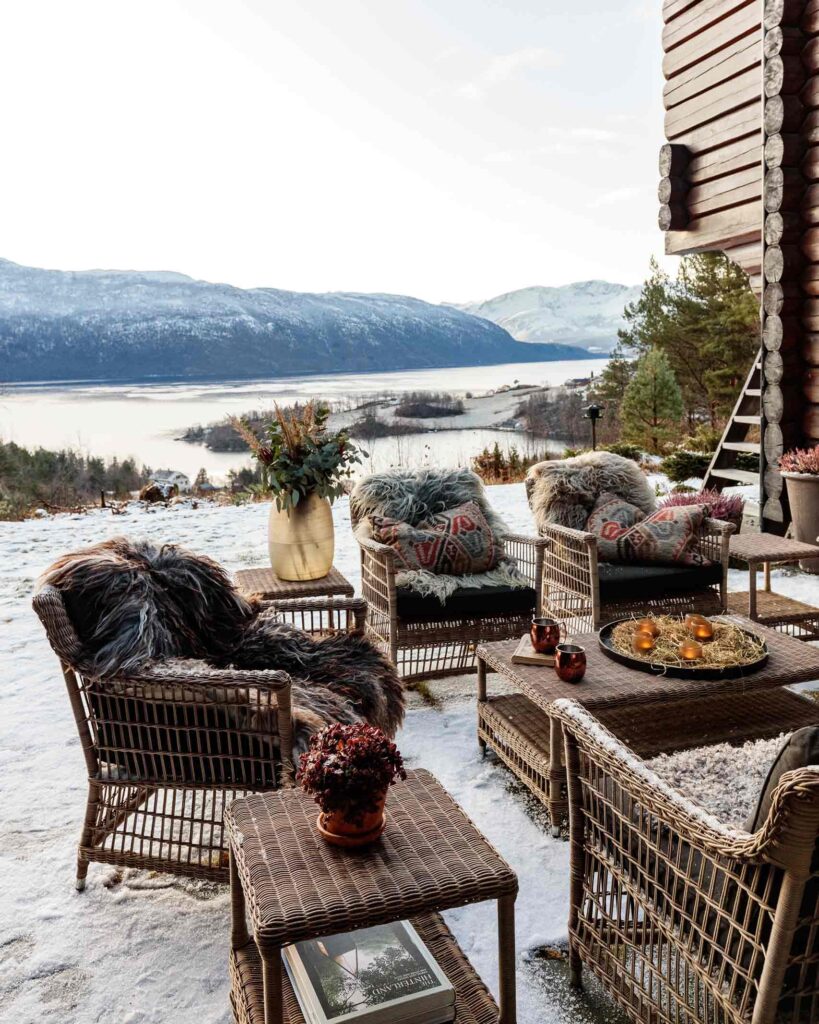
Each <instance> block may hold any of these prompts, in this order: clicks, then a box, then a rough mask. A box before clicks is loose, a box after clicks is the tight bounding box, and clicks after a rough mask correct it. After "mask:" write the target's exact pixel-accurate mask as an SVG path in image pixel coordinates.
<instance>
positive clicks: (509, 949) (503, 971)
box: [498, 896, 517, 1024]
mask: <svg viewBox="0 0 819 1024" xmlns="http://www.w3.org/2000/svg"><path fill="white" fill-rule="evenodd" d="M498 996H499V998H498V1002H499V1004H500V1006H499V1009H500V1020H499V1024H515V1020H516V1018H517V995H516V987H515V897H514V896H501V898H500V899H499V900H498Z"/></svg>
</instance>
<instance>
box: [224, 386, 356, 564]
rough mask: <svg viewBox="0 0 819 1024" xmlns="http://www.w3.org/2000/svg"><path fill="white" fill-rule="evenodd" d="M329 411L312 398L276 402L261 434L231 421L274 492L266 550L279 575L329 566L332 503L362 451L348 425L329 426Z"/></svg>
mask: <svg viewBox="0 0 819 1024" xmlns="http://www.w3.org/2000/svg"><path fill="white" fill-rule="evenodd" d="M329 415H330V410H329V409H328V408H327V407H326V406H321V405H317V404H316V403H314V402H308V403H307V404H306V405H296V406H293V407H292V408H290V409H280V408H279V407H278V406H276V407H275V416H274V418H273V420H272V421H271V422H270V423H269V424H268V425H267V426H266V428H265V430H264V432H263V435H262V437H261V438H260V437H258V436H257V435H256V432H255V431H254V430H253V429H252V428H251V427H250V426H249V425H248V424H247V423H245V422H243V421H242V420H238V419H235V420H233V426H234V428H235V429H236V431H237V432H238V433H239V434H240V435H241V436H242V437H243V438H244V439H245V441H246V442H247V444H248V446H249V448H250V450H251V452H252V454H253V456H254V458H255V459H257V460H258V462H259V466H260V468H261V472H262V482H263V484H264V486H265V488H266V489H267V490H271V491H273V495H274V499H275V500H274V502H273V505H272V507H271V509H270V520H269V524H268V549H269V552H270V564H271V566H272V567H273V571H274V572H275V573H276V575H277V576H279V577H280V579H283V580H316V579H320V578H321V577H323V576H326V575H327V573H328V572H329V571H330V568H331V567H332V564H333V555H334V553H335V532H334V529H333V514H332V511H331V508H330V504H331V502H332V501H333V500H334V499H335V498H338V497H339V496H340V495H341V494H343V493H344V484H343V479H344V478H345V477H349V476H350V475H351V474H352V472H353V467H354V466H355V465H357V464H358V463H360V462H361V458H362V456H366V452H362V451H361V450H360V449H359V448H357V447H356V445H354V444H353V443H352V441H351V440H350V435H349V434H348V433H347V431H346V430H336V431H330V430H328V429H327V418H328V416H329Z"/></svg>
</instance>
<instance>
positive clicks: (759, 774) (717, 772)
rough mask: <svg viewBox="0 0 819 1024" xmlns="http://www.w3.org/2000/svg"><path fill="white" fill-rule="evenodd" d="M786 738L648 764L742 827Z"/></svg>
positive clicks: (684, 753) (717, 746)
mask: <svg viewBox="0 0 819 1024" xmlns="http://www.w3.org/2000/svg"><path fill="white" fill-rule="evenodd" d="M787 736H788V733H783V734H782V735H781V736H777V737H775V738H774V739H770V740H749V741H748V742H747V743H745V744H743V746H741V747H732V746H731V745H730V744H728V743H717V744H715V745H714V746H713V747H698V748H697V749H696V750H681V751H679V752H677V753H674V754H660V756H659V757H655V758H652V759H651V760H650V761H646V764H647V765H648V767H649V768H651V769H652V770H653V771H655V772H656V773H657V774H658V775H659V776H660V777H661V778H663V779H665V781H666V782H667V783H668V784H669V785H670V786H673V787H674V788H675V789H676V790H679V792H680V793H682V794H683V795H684V796H687V797H688V798H689V799H690V800H693V801H694V802H695V803H697V804H699V805H700V807H702V808H704V809H705V810H706V811H709V812H710V813H711V814H713V815H714V816H715V817H716V818H719V820H720V821H722V822H723V823H724V824H726V825H733V826H734V827H736V828H742V827H743V822H745V821H746V820H747V818H748V817H749V816H750V814H751V813H752V811H753V810H754V808H755V807H756V805H757V801H758V800H759V794H760V793H761V792H762V785H763V783H764V782H765V779H766V778H767V775H768V770H769V768H770V767H771V765H772V764H773V762H774V759H775V758H776V755H777V753H778V752H779V748H780V747H781V746H782V744H783V743H784V742H785V740H786V739H787Z"/></svg>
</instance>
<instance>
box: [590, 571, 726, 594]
mask: <svg viewBox="0 0 819 1024" xmlns="http://www.w3.org/2000/svg"><path fill="white" fill-rule="evenodd" d="M597 574H598V578H599V580H600V603H601V604H616V603H619V602H620V601H635V600H640V598H647V599H650V598H654V597H662V596H663V594H667V593H668V592H669V591H673V592H677V591H688V590H702V589H703V588H704V587H710V586H713V585H714V584H716V583H720V582H721V581H722V566H721V565H720V564H719V563H717V564H714V565H633V564H631V563H629V564H623V565H621V564H619V563H618V564H614V563H611V562H600V563H599V564H598V566H597Z"/></svg>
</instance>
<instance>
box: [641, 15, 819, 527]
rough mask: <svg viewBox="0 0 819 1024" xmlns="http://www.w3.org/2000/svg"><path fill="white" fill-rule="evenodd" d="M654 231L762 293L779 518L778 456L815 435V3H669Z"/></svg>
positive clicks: (768, 461) (774, 506) (769, 441)
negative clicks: (722, 257)
mask: <svg viewBox="0 0 819 1024" xmlns="http://www.w3.org/2000/svg"><path fill="white" fill-rule="evenodd" d="M663 16H664V22H665V24H664V29H663V49H664V60H663V68H664V72H665V77H666V85H665V90H664V99H665V106H666V117H665V132H666V138H667V139H668V144H667V145H666V146H664V147H663V149H662V151H661V154H660V174H661V182H660V189H659V198H660V203H661V206H660V216H659V222H660V227H661V228H662V230H663V231H665V237H666V252H668V253H670V254H674V255H682V254H684V253H691V252H702V251H706V250H721V251H723V252H725V253H726V254H727V255H728V256H729V257H730V258H731V259H732V260H734V262H736V263H737V264H738V265H739V266H741V267H742V268H743V269H744V270H745V271H746V273H747V274H748V276H749V279H750V282H751V286H752V287H753V289H754V291H755V292H756V293H757V295H758V296H759V297H760V300H761V316H762V338H763V347H762V371H761V391H762V394H761V410H760V411H761V423H760V431H761V442H762V444H761V449H762V450H761V457H760V511H761V515H762V523H763V528H764V529H769V530H771V531H774V532H782V531H784V529H785V528H786V527H787V525H788V519H789V514H788V509H787V505H786V502H785V491H784V488H783V483H784V482H783V480H782V478H781V476H780V473H779V468H778V459H779V456H780V455H781V454H782V451H783V448H790V447H793V446H795V445H799V444H805V443H807V444H815V443H817V442H819V0H764V2H763V0H665V3H664V5H663Z"/></svg>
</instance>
